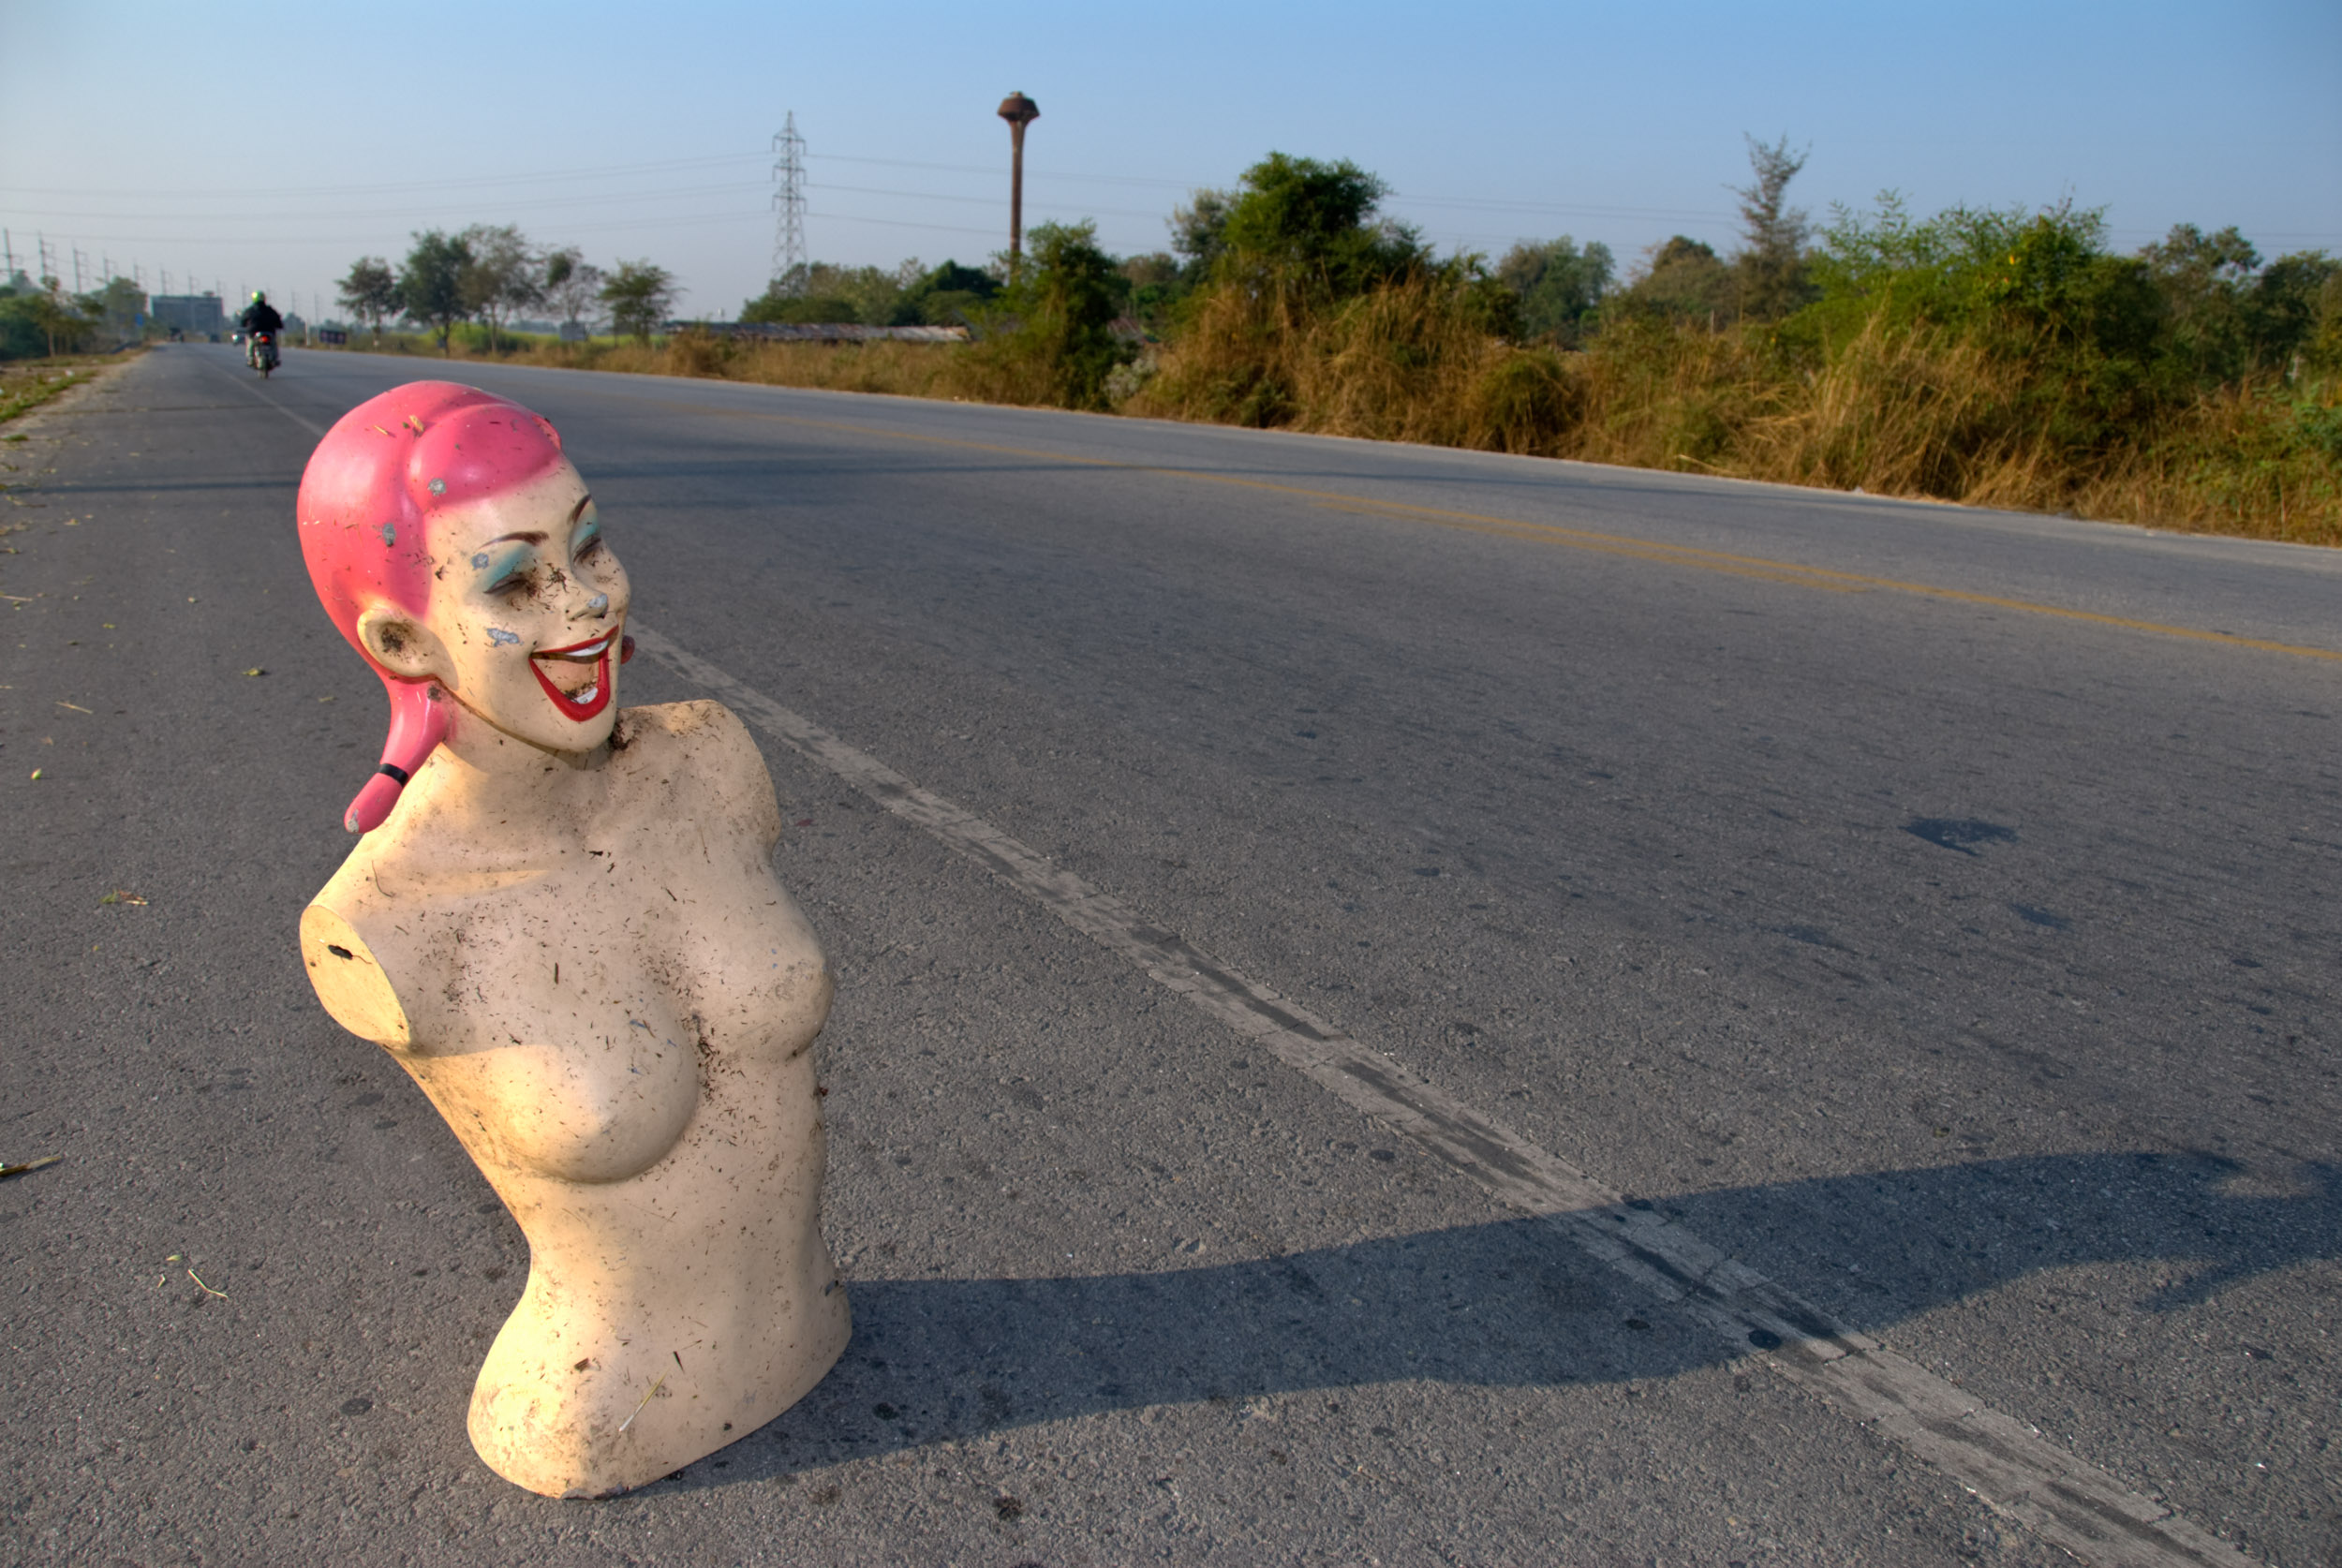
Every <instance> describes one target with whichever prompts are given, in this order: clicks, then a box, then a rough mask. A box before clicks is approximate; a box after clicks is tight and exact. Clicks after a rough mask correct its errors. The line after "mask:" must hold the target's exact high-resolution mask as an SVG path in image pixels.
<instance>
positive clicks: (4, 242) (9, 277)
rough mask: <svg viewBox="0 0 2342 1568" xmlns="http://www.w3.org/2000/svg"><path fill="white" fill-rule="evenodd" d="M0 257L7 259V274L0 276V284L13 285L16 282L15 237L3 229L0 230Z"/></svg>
mask: <svg viewBox="0 0 2342 1568" xmlns="http://www.w3.org/2000/svg"><path fill="white" fill-rule="evenodd" d="M0 255H5V256H6V257H7V274H6V275H5V276H0V283H7V284H13V283H15V282H16V236H15V235H13V234H10V233H9V232H8V231H7V229H0Z"/></svg>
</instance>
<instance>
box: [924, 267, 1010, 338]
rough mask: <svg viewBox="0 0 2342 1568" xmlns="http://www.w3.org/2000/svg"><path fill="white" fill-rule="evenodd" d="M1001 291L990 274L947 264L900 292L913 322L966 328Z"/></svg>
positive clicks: (932, 325)
mask: <svg viewBox="0 0 2342 1568" xmlns="http://www.w3.org/2000/svg"><path fill="white" fill-rule="evenodd" d="M1000 291H1001V280H1000V279H998V278H996V277H994V276H993V275H992V274H990V273H986V272H979V271H977V270H976V269H975V268H973V267H963V266H961V265H960V264H959V263H958V262H956V261H946V262H944V263H943V264H942V265H941V266H940V267H938V268H936V269H935V270H934V271H933V272H931V273H926V274H922V275H921V276H920V277H919V279H918V280H917V281H916V282H914V283H912V286H911V287H910V288H906V289H904V290H903V307H904V309H905V311H906V312H907V313H908V314H909V316H910V318H911V319H912V321H916V322H919V323H921V324H923V325H926V326H929V327H950V326H966V325H968V324H969V321H970V318H971V317H972V316H973V315H974V313H975V312H976V310H977V309H978V308H979V307H980V306H982V305H984V304H986V303H988V302H990V301H991V300H992V299H994V298H995V297H996V296H998V295H999V293H1000Z"/></svg>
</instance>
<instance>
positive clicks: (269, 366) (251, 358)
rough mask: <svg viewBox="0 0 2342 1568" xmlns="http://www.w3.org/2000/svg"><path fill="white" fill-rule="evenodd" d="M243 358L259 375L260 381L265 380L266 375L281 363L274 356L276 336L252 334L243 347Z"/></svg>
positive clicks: (272, 334)
mask: <svg viewBox="0 0 2342 1568" xmlns="http://www.w3.org/2000/svg"><path fill="white" fill-rule="evenodd" d="M244 358H245V363H246V364H248V365H250V366H251V367H252V368H253V369H255V370H257V371H259V373H260V379H261V380H263V381H265V380H267V379H268V373H269V372H270V371H272V370H274V369H275V368H276V367H277V365H278V364H279V363H281V361H280V360H279V359H278V358H277V355H276V334H275V333H253V334H252V335H251V338H250V339H249V341H247V342H246V343H245V350H244Z"/></svg>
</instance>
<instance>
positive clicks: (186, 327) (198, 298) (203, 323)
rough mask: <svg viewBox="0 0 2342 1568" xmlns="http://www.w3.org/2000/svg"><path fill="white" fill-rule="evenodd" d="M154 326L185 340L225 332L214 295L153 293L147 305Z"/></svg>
mask: <svg viewBox="0 0 2342 1568" xmlns="http://www.w3.org/2000/svg"><path fill="white" fill-rule="evenodd" d="M149 303H150V304H151V305H152V307H153V312H154V318H155V324H156V326H158V327H160V328H162V329H163V330H164V331H165V332H174V331H175V332H178V333H184V334H185V335H186V336H188V337H216V336H218V335H219V334H220V333H224V332H226V331H227V330H228V318H227V316H226V315H225V314H223V313H222V312H221V310H220V308H219V296H218V295H217V294H212V293H203V294H156V296H154V298H153V299H152V300H151V301H150V302H149Z"/></svg>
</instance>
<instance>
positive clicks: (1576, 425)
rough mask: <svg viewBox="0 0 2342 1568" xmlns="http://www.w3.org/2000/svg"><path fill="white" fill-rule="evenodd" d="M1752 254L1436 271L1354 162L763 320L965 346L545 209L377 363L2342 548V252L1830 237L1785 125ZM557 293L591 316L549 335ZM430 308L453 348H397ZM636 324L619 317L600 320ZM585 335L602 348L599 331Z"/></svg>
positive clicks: (1573, 249)
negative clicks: (1190, 429) (721, 301)
mask: <svg viewBox="0 0 2342 1568" xmlns="http://www.w3.org/2000/svg"><path fill="white" fill-rule="evenodd" d="M1749 161H1750V178H1749V183H1748V184H1747V185H1746V186H1744V187H1742V189H1741V190H1740V192H1739V194H1740V197H1741V219H1742V222H1741V234H1740V243H1739V244H1737V245H1736V246H1734V247H1732V248H1731V249H1729V250H1728V251H1727V252H1725V253H1721V254H1720V253H1719V252H1718V251H1717V250H1715V249H1714V248H1713V247H1712V246H1710V245H1708V244H1702V243H1700V242H1698V241H1696V240H1692V239H1690V238H1687V237H1684V236H1677V237H1675V238H1672V239H1670V240H1668V241H1667V242H1666V243H1665V244H1660V245H1656V246H1653V248H1652V249H1651V250H1650V251H1649V252H1647V253H1646V254H1645V255H1643V256H1642V257H1640V258H1639V259H1637V260H1636V261H1635V263H1634V264H1633V265H1631V266H1629V267H1627V268H1625V269H1623V270H1622V269H1621V267H1620V266H1619V263H1618V261H1617V259H1616V258H1614V257H1613V256H1612V255H1611V254H1610V252H1609V251H1608V249H1607V248H1605V247H1604V246H1602V245H1601V244H1579V243H1577V242H1575V241H1574V240H1572V239H1570V238H1568V237H1566V236H1564V237H1562V238H1559V239H1553V240H1547V241H1524V242H1522V243H1521V244H1518V245H1516V246H1514V247H1513V248H1512V250H1511V251H1510V252H1508V253H1507V254H1505V256H1503V257H1500V258H1497V259H1494V260H1493V261H1491V260H1490V259H1488V258H1485V257H1481V256H1477V255H1470V254H1467V255H1459V256H1447V257H1442V256H1438V255H1435V254H1433V252H1432V250H1431V248H1430V246H1429V245H1428V244H1425V243H1424V241H1423V240H1422V238H1421V237H1420V235H1419V234H1417V233H1416V231H1415V230H1414V229H1410V228H1409V227H1407V226H1406V225H1404V224H1401V223H1397V222H1395V221H1392V220H1391V219H1389V218H1388V217H1386V215H1384V214H1383V212H1382V205H1383V202H1384V200H1385V199H1386V196H1387V194H1388V192H1387V190H1386V187H1385V186H1384V185H1383V184H1382V182H1381V181H1379V180H1378V179H1376V178H1375V177H1374V176H1373V175H1371V173H1368V172H1367V171H1365V170H1360V169H1358V168H1357V167H1356V166H1355V165H1353V164H1350V163H1346V162H1333V163H1327V162H1320V161H1317V160H1313V159H1309V158H1299V157H1290V156H1287V155H1282V154H1272V155H1270V156H1268V157H1267V158H1266V159H1264V160H1263V161H1262V162H1261V163H1259V164H1257V165H1255V166H1254V167H1253V168H1252V169H1251V170H1247V171H1246V173H1245V175H1244V177H1243V179H1242V181H1241V183H1240V184H1239V185H1238V186H1237V187H1236V188H1234V189H1231V190H1225V191H1215V190H1205V191H1198V192H1196V193H1194V195H1193V198H1192V200H1190V201H1189V202H1188V203H1187V204H1186V205H1184V206H1182V207H1180V208H1178V209H1177V210H1176V211H1175V212H1174V213H1173V214H1172V215H1171V218H1170V238H1171V244H1170V248H1169V249H1168V250H1167V251H1164V252H1160V253H1155V254H1151V255H1145V256H1138V257H1128V258H1117V257H1112V256H1109V255H1107V254H1106V253H1105V252H1104V251H1103V250H1102V249H1101V248H1100V246H1099V245H1098V243H1097V237H1096V233H1095V231H1094V229H1092V228H1091V227H1090V226H1089V225H1088V224H1070V225H1056V224H1044V225H1040V226H1038V227H1036V228H1035V229H1033V230H1032V231H1031V232H1030V234H1029V235H1028V237H1027V238H1028V247H1027V254H1026V256H1025V257H1024V258H1023V259H1022V261H1021V264H1020V265H1018V266H1016V267H1015V268H1014V269H1013V270H1012V268H1011V267H1010V266H1009V264H1008V260H1007V259H1006V258H1005V257H994V258H992V259H990V261H989V263H988V264H987V265H986V266H985V267H983V268H981V269H979V268H973V267H965V266H961V265H959V264H958V263H956V262H945V263H944V264H943V265H942V266H941V267H936V268H928V267H925V266H923V265H922V264H920V263H918V262H915V261H913V262H906V263H904V264H903V266H901V267H899V268H897V269H895V270H893V271H891V272H889V271H885V270H882V269H879V268H868V267H866V268H839V267H829V266H819V265H817V266H815V267H812V268H810V269H807V270H806V271H805V272H804V273H803V274H800V275H797V276H794V277H791V278H784V279H781V280H778V281H777V282H776V284H775V285H774V287H773V288H771V289H769V290H768V291H767V292H766V293H765V294H763V295H762V296H760V297H758V298H757V299H755V300H751V301H748V302H746V303H744V305H743V307H742V309H741V311H740V313H739V319H740V320H741V321H744V322H774V323H806V324H811V323H822V322H858V323H861V324H864V325H868V326H907V325H956V326H962V327H965V328H967V329H968V330H969V333H970V337H971V341H969V342H967V343H965V344H960V345H931V344H917V343H902V342H869V343H851V344H837V345H830V344H812V343H786V342H771V341H764V340H759V339H757V338H754V337H751V336H743V335H737V334H733V333H727V332H726V331H724V330H723V329H721V328H720V327H718V328H707V327H701V328H693V327H691V326H689V325H676V326H675V327H674V330H672V331H669V330H665V328H666V327H667V326H668V325H669V323H668V318H669V315H670V313H671V312H672V310H673V308H674V300H675V290H674V282H673V280H672V278H670V277H669V276H668V275H667V274H665V273H664V272H662V271H661V270H660V269H659V268H657V267H656V266H654V265H652V264H650V263H649V262H646V261H636V262H621V263H618V264H617V265H616V266H615V267H614V268H613V269H611V270H610V271H609V272H607V273H604V272H601V271H600V270H598V269H596V268H594V267H592V266H591V265H589V264H587V263H586V262H585V261H584V260H583V259H582V258H581V257H580V256H579V255H578V253H576V252H575V251H573V250H571V251H553V252H540V251H537V250H534V249H532V248H531V247H530V246H529V245H528V244H526V241H525V240H524V239H523V238H522V237H521V236H520V235H519V233H518V231H517V230H514V229H511V228H509V227H508V228H504V229H467V230H465V231H463V232H462V233H460V234H456V235H445V234H439V233H436V232H435V233H430V234H423V235H418V236H417V237H416V246H415V249H414V250H413V251H412V252H411V253H410V254H409V256H408V259H407V261H406V264H405V265H404V266H403V267H402V268H400V269H396V270H393V268H391V266H390V265H389V264H388V263H387V262H386V261H383V260H381V259H368V260H366V261H362V262H360V263H359V264H358V265H357V266H356V267H354V268H353V269H352V271H351V274H350V276H349V278H348V279H347V280H346V281H345V285H344V292H343V300H344V303H345V304H346V305H348V307H349V308H350V309H351V310H352V311H353V313H355V314H357V315H358V316H359V317H360V318H361V319H362V320H363V321H366V322H368V323H370V325H371V326H372V327H373V329H374V336H373V337H372V338H371V339H368V338H363V337H359V336H356V335H353V338H352V342H351V345H350V346H351V347H353V348H359V347H372V346H375V344H377V343H378V344H379V346H380V347H382V348H387V349H390V350H392V351H408V352H412V351H416V350H417V349H418V348H427V349H429V350H431V351H435V352H437V353H439V354H442V355H446V356H449V357H471V356H484V357H495V358H500V359H522V360H526V361H530V362H542V363H559V364H573V365H578V366H583V367H591V368H602V369H614V370H631V371H642V372H651V373H660V374H669V375H686V376H712V377H729V378H733V379H739V380H749V381H763V382H770V383H775V384H782V385H792V386H808V387H822V388H829V389H835V390H841V391H856V392H898V393H905V394H909V395H914V396H923V397H964V398H973V399H983V400H986V401H993V402H1003V403H1021V404H1035V405H1051V406H1056V407H1069V408H1082V409H1095V410H1104V411H1119V412H1125V413H1131V414H1143V415H1153V416H1158V417H1164V418H1171V419H1181V420H1196V421H1209V422H1223V423H1234V424H1242V425H1249V426H1255V427H1263V428H1283V429H1293V430H1305V431H1316V432H1324V433H1327V434H1335V435H1345V436H1368V437H1372V438H1377V439H1386V440H1409V441H1424V442H1431V443H1436V444H1441V445H1448V446H1458V447H1469V448H1476V449H1482V450H1487V451H1507V452H1519V453H1529V454H1535V455H1540V456H1549V457H1566V458H1581V459H1588V460H1593V461H1598V462H1605V463H1620V464H1627V465H1632V466H1642V467H1653V468H1668V469H1675V470H1680V471H1684V472H1695V473H1706V474H1717V475H1726V476H1731V477H1736V478H1746V479H1758V480H1771V481H1783V482H1787V483H1793V484H1804V485H1816V486H1823V487H1828V488H1833V489H1839V490H1858V489H1859V490H1861V491H1864V492H1868V493H1871V494H1875V495H1882V496H1911V497H1929V498H1935V499H1941V500H1949V501H1961V502H1968V503H1973V504H1978V505H1986V506H1996V507H2010V508H2023V509H2031V510H2041V511H2058V512H2068V513H2071V514H2074V515H2078V516H2083V517H2091V518H2100V519H2106V520H2112V521H2123V522H2135V523H2143V524H2150V525H2159V526H2173V527H2183V528H2193V529H2201V530H2208V531H2216V532H2221V533H2233V534H2245V535H2251V536H2255V537H2260V538H2265V539H2280V540H2299V541H2304V542H2311V543H2320V544H2342V262H2337V261H2336V260H2335V259H2332V258H2330V257H2328V256H2326V255H2325V254H2323V253H2322V252H2317V251H2309V252H2298V253H2294V254H2291V255H2286V256H2279V257H2275V258H2264V257H2263V256H2262V255H2261V254H2260V252H2259V250H2258V249H2257V248H2256V247H2255V246H2254V245H2253V244H2251V243H2250V241H2249V240H2247V239H2246V237H2245V236H2244V235H2242V234H2240V233H2238V232H2237V231H2236V230H2235V229H2221V230H2218V231H2216V232H2212V233H2206V232H2204V231H2203V230H2201V229H2197V228H2194V227H2192V226H2186V225H2183V226H2181V227H2179V228H2176V229H2173V230H2172V232H2171V233H2170V234H2169V235H2168V236H2166V237H2165V238H2164V239H2162V240H2160V241H2158V242H2157V243H2156V244H2150V245H2147V246H2145V247H2143V248H2142V249H2141V250H2138V251H2136V252H2132V253H2127V254H2126V253H2123V252H2120V251H2118V250H2116V249H2115V247H2114V246H2113V245H2112V244H2111V243H2110V241H2109V237H2108V234H2107V229H2106V226H2105V223H2104V221H2103V219H2102V217H2101V215H2100V214H2098V213H2097V212H2094V211H2091V210H2087V209H2083V208H2079V207H2075V206H2072V205H2070V204H2066V205H2060V206H2057V207H2053V208H2050V209H2046V210H2042V211H2038V212H2031V211H2024V210H2020V209H1971V208H1964V207H1963V208H1953V209H1951V210H1949V211H1947V212H1943V213H1938V214H1933V215H1927V216H1921V215H1920V214H1914V213H1912V212H1910V211H1909V210H1908V209H1907V208H1906V207H1905V204H1904V202H1903V201H1902V200H1900V199H1899V198H1897V197H1896V196H1894V195H1893V194H1892V193H1887V194H1884V195H1882V196H1881V197H1879V198H1878V199H1877V200H1876V202H1875V204H1874V205H1873V206H1871V207H1870V208H1868V209H1864V210H1860V211H1856V210H1846V209H1839V210H1835V211H1833V212H1832V213H1831V215H1830V217H1829V219H1828V221H1827V222H1825V223H1822V224H1819V225H1816V224H1814V223H1812V222H1811V221H1810V220H1809V218H1808V216H1807V214H1804V213H1802V212H1801V211H1799V210H1798V209H1796V208H1795V207H1793V206H1792V205H1790V204H1789V200H1788V191H1789V187H1790V185H1791V183H1792V182H1793V181H1794V179H1795V177H1796V176H1797V174H1798V172H1799V170H1800V169H1801V165H1802V162H1803V157H1802V155H1801V154H1799V153H1796V152H1793V151H1792V150H1791V149H1790V148H1789V146H1788V145H1787V143H1786V141H1781V142H1777V143H1774V144H1771V145H1765V144H1761V143H1756V142H1751V144H1750V146H1749ZM532 310H535V311H550V312H552V313H553V314H554V316H555V317H556V319H557V320H558V321H559V322H561V323H564V324H566V327H567V332H566V334H563V333H537V334H528V333H515V332H514V331H513V330H512V327H511V323H512V322H513V320H514V319H516V318H521V317H523V315H524V313H526V312H528V311H532ZM392 318H405V319H406V320H408V321H409V322H412V323H414V324H416V325H418V326H421V327H422V328H423V329H424V331H425V334H426V335H425V336H424V337H423V338H422V339H417V338H415V337H413V336H410V335H404V334H394V333H383V332H382V326H383V323H384V322H385V321H386V320H389V319H392ZM605 330H606V331H607V332H608V333H610V335H608V336H603V335H600V333H601V332H603V331H605ZM564 335H566V336H567V337H568V338H569V339H571V341H563V340H562V337H563V336H564Z"/></svg>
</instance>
